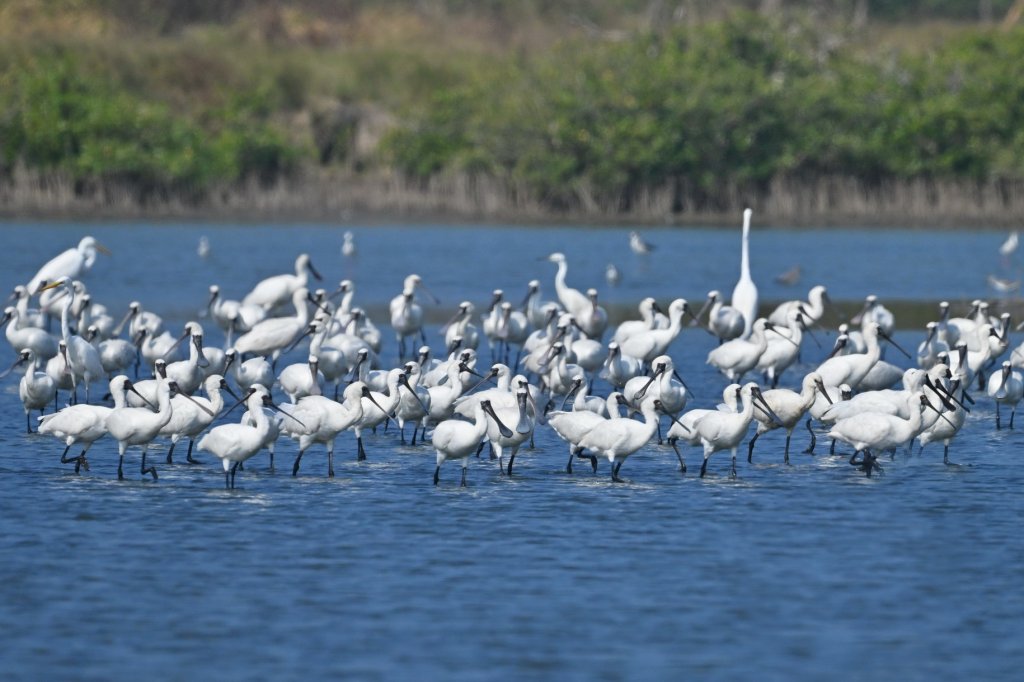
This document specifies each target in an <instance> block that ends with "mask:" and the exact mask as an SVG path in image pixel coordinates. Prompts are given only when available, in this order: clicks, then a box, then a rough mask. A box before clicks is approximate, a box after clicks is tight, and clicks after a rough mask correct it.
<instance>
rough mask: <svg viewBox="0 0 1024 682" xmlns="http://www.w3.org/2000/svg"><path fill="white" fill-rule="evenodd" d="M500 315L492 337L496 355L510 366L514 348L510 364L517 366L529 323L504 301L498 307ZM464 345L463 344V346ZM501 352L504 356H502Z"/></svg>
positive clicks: (528, 331) (523, 315) (528, 329)
mask: <svg viewBox="0 0 1024 682" xmlns="http://www.w3.org/2000/svg"><path fill="white" fill-rule="evenodd" d="M500 309H501V314H500V316H499V318H498V323H497V325H496V326H495V329H494V335H495V337H496V338H497V340H498V355H499V358H500V359H502V360H504V362H505V364H510V357H509V356H510V353H511V350H512V346H516V348H517V350H516V359H515V362H514V363H511V364H512V365H513V366H514V367H518V366H519V359H520V356H521V355H522V352H523V351H522V348H523V344H524V343H525V342H526V338H527V337H528V336H529V335H530V323H529V321H528V320H527V319H526V315H525V314H523V313H521V312H519V311H518V310H513V309H512V304H511V303H509V302H508V301H504V302H502V303H501V306H500ZM464 345H465V344H464ZM502 350H504V355H503V356H502Z"/></svg>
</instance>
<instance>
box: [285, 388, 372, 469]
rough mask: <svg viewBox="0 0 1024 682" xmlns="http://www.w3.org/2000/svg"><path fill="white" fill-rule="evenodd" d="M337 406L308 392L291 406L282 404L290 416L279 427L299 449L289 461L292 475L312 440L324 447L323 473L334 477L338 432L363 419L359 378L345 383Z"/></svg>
mask: <svg viewBox="0 0 1024 682" xmlns="http://www.w3.org/2000/svg"><path fill="white" fill-rule="evenodd" d="M342 397H343V398H344V400H343V401H342V403H341V404H340V405H339V404H338V403H337V402H336V401H334V400H331V399H330V398H325V397H324V396H321V395H308V396H306V397H305V398H302V399H301V400H299V402H297V403H296V404H295V405H293V406H288V405H285V406H282V408H281V409H282V411H283V412H284V413H285V414H286V415H288V416H289V417H291V418H292V420H293V421H294V424H293V423H291V420H286V421H283V422H282V423H281V426H282V430H284V431H285V432H286V433H288V434H289V435H290V436H292V438H295V439H296V440H298V441H299V452H298V454H297V455H296V456H295V462H294V464H292V476H298V475H299V465H300V463H301V462H302V456H303V455H304V454H305V452H306V450H308V449H309V448H310V446H312V445H313V444H315V443H323V444H324V446H325V447H326V448H327V475H328V476H329V477H333V476H334V446H335V441H336V440H337V438H338V434H340V433H341V432H342V431H345V430H347V429H350V428H352V427H353V426H355V425H356V423H357V422H358V421H359V420H360V419H362V418H363V403H362V399H363V398H370V399H371V400H372V396H371V395H370V389H369V387H368V386H367V385H366V384H364V383H363V382H361V381H354V382H352V383H351V384H349V385H348V386H347V387H346V388H345V391H344V393H343V394H342Z"/></svg>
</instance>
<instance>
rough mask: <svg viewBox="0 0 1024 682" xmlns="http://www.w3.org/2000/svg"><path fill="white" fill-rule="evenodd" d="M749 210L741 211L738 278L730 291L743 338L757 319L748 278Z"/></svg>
mask: <svg viewBox="0 0 1024 682" xmlns="http://www.w3.org/2000/svg"><path fill="white" fill-rule="evenodd" d="M752 213H753V211H751V210H750V209H749V208H747V209H744V211H743V250H742V253H741V258H740V278H739V281H737V282H736V286H735V287H734V288H733V290H732V301H731V305H732V307H733V308H735V309H736V310H738V311H740V314H741V315H743V324H744V327H743V338H746V337H748V336H750V332H751V328H752V327H753V324H754V320H755V319H757V285H756V284H754V280H753V279H752V278H751V277H750V247H749V243H748V242H749V240H750V216H751V215H752Z"/></svg>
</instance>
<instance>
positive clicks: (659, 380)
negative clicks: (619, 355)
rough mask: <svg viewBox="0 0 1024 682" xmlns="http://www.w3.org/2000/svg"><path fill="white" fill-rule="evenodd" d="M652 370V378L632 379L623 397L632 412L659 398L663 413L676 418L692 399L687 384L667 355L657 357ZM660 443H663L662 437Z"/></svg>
mask: <svg viewBox="0 0 1024 682" xmlns="http://www.w3.org/2000/svg"><path fill="white" fill-rule="evenodd" d="M651 368H652V369H653V370H654V374H653V375H652V376H651V377H650V378H647V377H636V378H635V379H630V380H629V382H628V383H627V384H626V386H625V388H623V389H622V395H623V396H624V397H625V398H626V402H627V403H628V404H629V405H630V409H631V411H638V408H639V407H640V405H641V404H642V402H643V401H644V400H647V399H649V398H658V399H659V400H660V401H661V408H660V409H661V411H662V412H663V413H664V414H666V415H668V416H669V417H673V418H675V417H676V416H677V415H678V414H679V413H680V412H682V411H683V409H684V408H685V407H686V403H687V401H688V400H689V398H690V394H689V391H687V390H686V384H685V383H684V382H683V380H682V377H680V376H679V373H678V372H676V370H675V364H674V363H673V362H672V358H670V357H669V356H667V355H660V356H658V357H656V358H655V359H654V361H653V362H652V363H651ZM658 441H659V442H660V441H661V437H660V436H659V438H658Z"/></svg>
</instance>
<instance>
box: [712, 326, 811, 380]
mask: <svg viewBox="0 0 1024 682" xmlns="http://www.w3.org/2000/svg"><path fill="white" fill-rule="evenodd" d="M769 331H770V332H772V333H775V334H777V332H776V331H775V325H773V324H771V323H770V322H768V321H767V320H765V319H764V318H761V319H759V320H757V321H756V322H755V323H754V327H753V330H752V333H751V334H750V337H749V338H736V339H733V340H732V341H727V342H725V343H723V344H722V345H721V346H718V347H717V348H714V349H712V351H711V352H710V353H708V358H707V364H709V365H711V366H713V367H716V368H717V369H718V371H720V372H722V374H724V375H725V376H726V377H727V378H728V379H729V381H730V382H739V381H740V380H742V378H743V375H744V374H746V373H747V372H749V371H750V370H752V369H754V367H756V366H757V362H758V360H760V359H761V355H762V354H763V353H764V352H765V349H766V348H767V347H768V337H767V333H768V332H769ZM789 343H793V342H792V341H791V340H790V341H789Z"/></svg>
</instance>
